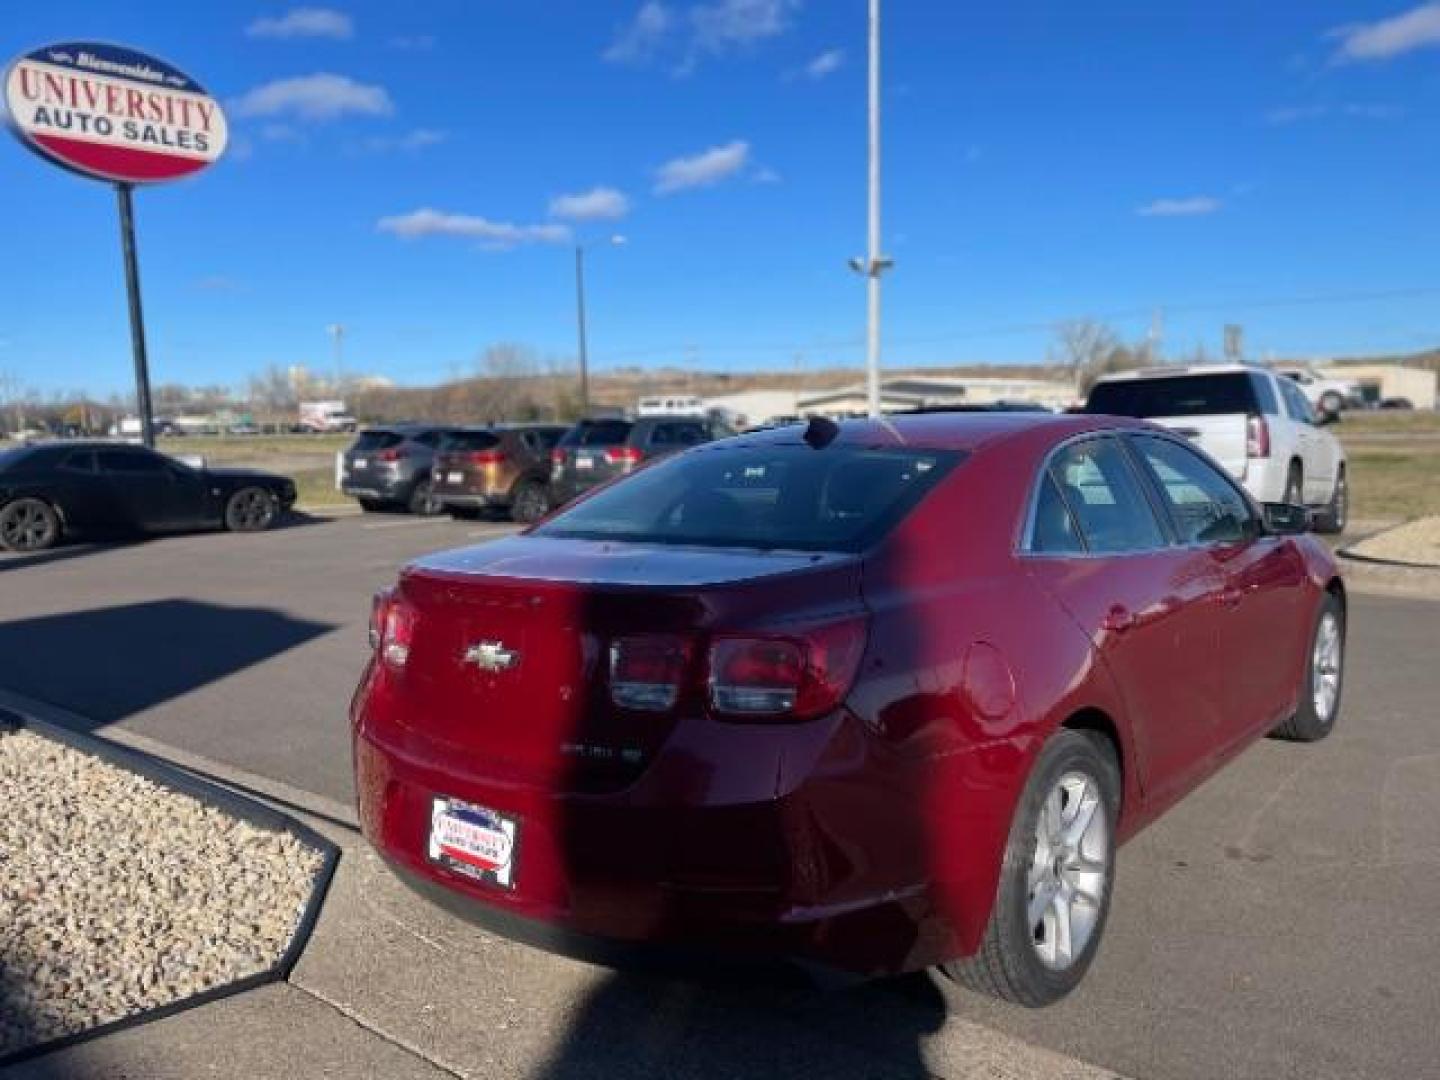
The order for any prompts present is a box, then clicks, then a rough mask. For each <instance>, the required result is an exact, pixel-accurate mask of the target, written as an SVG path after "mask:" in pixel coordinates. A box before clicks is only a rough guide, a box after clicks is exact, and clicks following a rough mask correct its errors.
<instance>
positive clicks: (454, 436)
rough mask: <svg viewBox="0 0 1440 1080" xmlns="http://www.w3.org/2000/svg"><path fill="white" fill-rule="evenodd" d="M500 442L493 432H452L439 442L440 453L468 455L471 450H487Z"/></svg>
mask: <svg viewBox="0 0 1440 1080" xmlns="http://www.w3.org/2000/svg"><path fill="white" fill-rule="evenodd" d="M499 441H500V436H498V435H496V434H495V433H494V432H493V431H452V432H450V433H449V434H448V435H446V436H445V438H444V439H442V440H441V442H440V449H441V450H442V451H449V452H451V453H461V454H464V453H469V452H471V451H472V450H489V449H490V448H491V447H492V446H494V445H495V444H496V443H498V442H499Z"/></svg>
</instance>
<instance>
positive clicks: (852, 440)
mask: <svg viewBox="0 0 1440 1080" xmlns="http://www.w3.org/2000/svg"><path fill="white" fill-rule="evenodd" d="M831 422H833V421H831ZM833 423H835V426H836V427H837V428H838V429H839V433H838V435H837V436H836V439H835V442H837V443H841V444H846V445H851V446H888V447H901V446H908V447H914V448H916V449H924V450H964V451H967V452H973V451H975V450H978V449H980V447H982V446H984V445H986V444H989V443H993V442H997V441H999V440H1002V439H1006V438H1009V437H1011V436H1014V435H1021V434H1025V433H1028V432H1036V431H1044V432H1048V433H1049V434H1050V435H1051V436H1052V437H1053V438H1054V440H1055V441H1057V442H1058V441H1060V440H1063V439H1067V438H1069V437H1070V436H1071V435H1079V434H1083V433H1084V432H1087V431H1113V430H1120V429H1127V430H1128V429H1146V428H1149V427H1151V426H1152V425H1149V424H1147V423H1145V421H1143V420H1133V419H1130V418H1129V417H1117V416H1092V415H1088V414H1084V413H1065V414H1057V413H1036V412H983V413H963V412H948V413H938V412H937V413H897V414H895V415H893V416H884V417H881V418H880V419H878V420H868V419H867V420H841V421H838V422H833ZM805 431H806V426H805V425H804V424H787V425H785V426H784V427H777V428H767V429H763V430H760V431H753V432H747V433H746V434H744V435H739V436H736V437H734V438H730V439H726V440H724V443H725V444H728V445H739V444H741V443H748V444H751V445H760V444H765V445H784V444H796V443H801V442H802V441H803V438H804V434H805Z"/></svg>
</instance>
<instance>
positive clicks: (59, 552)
mask: <svg viewBox="0 0 1440 1080" xmlns="http://www.w3.org/2000/svg"><path fill="white" fill-rule="evenodd" d="M147 542H148V538H138V539H136V538H132V539H129V540H126V541H122V542H115V543H108V544H107V543H99V542H96V541H86V542H84V543H78V542H77V543H73V544H63V545H61V546H60V547H55V548H51V549H50V550H49V551H37V552H33V553H30V554H24V555H21V554H11V553H9V552H5V551H0V574H3V573H4V572H5V571H7V570H24V569H26V568H27V567H31V566H44V565H45V564H47V563H56V562H66V561H68V560H70V559H78V558H81V557H83V556H85V555H103V554H105V553H106V552H109V551H121V550H124V549H125V548H129V547H134V546H135V545H137V544H144V543H147Z"/></svg>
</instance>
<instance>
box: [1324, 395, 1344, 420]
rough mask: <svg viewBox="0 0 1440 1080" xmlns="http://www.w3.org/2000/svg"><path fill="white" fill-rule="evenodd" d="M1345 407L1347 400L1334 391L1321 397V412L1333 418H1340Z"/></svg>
mask: <svg viewBox="0 0 1440 1080" xmlns="http://www.w3.org/2000/svg"><path fill="white" fill-rule="evenodd" d="M1344 407H1345V399H1344V398H1342V397H1341V396H1340V395H1339V394H1337V393H1336V392H1335V391H1334V390H1327V391H1325V393H1323V394H1321V395H1320V411H1321V412H1323V413H1328V414H1329V415H1331V416H1339V415H1340V410H1341V409H1343V408H1344Z"/></svg>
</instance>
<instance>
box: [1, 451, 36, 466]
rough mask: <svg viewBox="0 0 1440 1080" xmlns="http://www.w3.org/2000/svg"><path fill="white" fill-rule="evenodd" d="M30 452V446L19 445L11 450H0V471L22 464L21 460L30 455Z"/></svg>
mask: <svg viewBox="0 0 1440 1080" xmlns="http://www.w3.org/2000/svg"><path fill="white" fill-rule="evenodd" d="M30 453H31V451H30V448H29V447H28V446H17V447H14V448H13V449H10V450H0V472H4V471H5V470H6V469H8V468H11V467H12V466H15V465H18V464H20V462H21V461H23V460H24V459H25V458H27V457H29V456H30Z"/></svg>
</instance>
